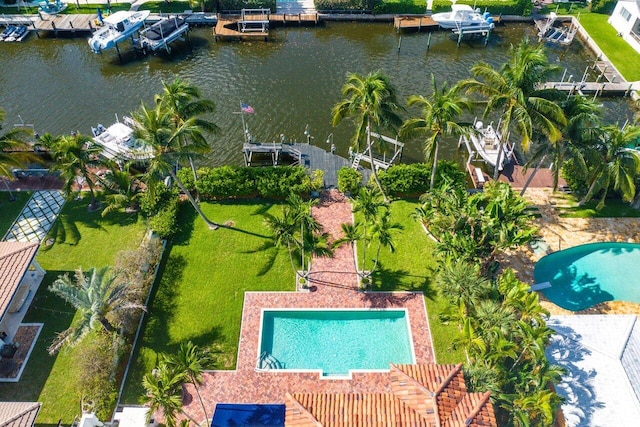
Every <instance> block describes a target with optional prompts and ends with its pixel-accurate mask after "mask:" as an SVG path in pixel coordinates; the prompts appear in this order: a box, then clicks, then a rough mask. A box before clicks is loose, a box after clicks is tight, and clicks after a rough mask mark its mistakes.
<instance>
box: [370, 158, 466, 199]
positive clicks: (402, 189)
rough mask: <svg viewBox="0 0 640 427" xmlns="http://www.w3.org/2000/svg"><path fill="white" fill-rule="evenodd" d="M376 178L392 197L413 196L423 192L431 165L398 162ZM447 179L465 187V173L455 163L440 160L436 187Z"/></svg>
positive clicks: (429, 179) (427, 181)
mask: <svg viewBox="0 0 640 427" xmlns="http://www.w3.org/2000/svg"><path fill="white" fill-rule="evenodd" d="M378 179H379V180H380V185H381V186H382V188H383V189H384V192H385V193H386V194H388V195H390V196H394V197H415V196H419V195H421V194H423V193H425V192H426V191H427V190H428V189H429V184H430V182H431V165H428V164H425V163H414V164H410V165H405V164H400V165H395V166H392V167H390V168H389V169H387V170H386V171H380V172H378ZM445 180H448V181H452V182H454V183H455V184H456V185H460V186H463V187H466V175H465V173H464V172H463V171H462V170H460V167H459V166H458V164H457V163H455V162H452V161H449V160H442V161H440V162H438V170H437V171H436V183H435V185H436V187H437V186H439V185H440V184H441V183H442V182H443V181H445Z"/></svg>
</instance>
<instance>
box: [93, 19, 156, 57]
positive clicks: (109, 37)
mask: <svg viewBox="0 0 640 427" xmlns="http://www.w3.org/2000/svg"><path fill="white" fill-rule="evenodd" d="M150 13H151V12H149V11H148V10H140V11H124V10H120V11H118V12H115V13H113V14H112V15H109V16H107V17H106V18H104V19H103V23H104V26H103V27H102V28H100V29H98V30H97V31H96V32H95V33H93V36H91V38H90V39H89V46H90V47H91V50H92V51H93V52H95V53H100V52H102V51H103V50H105V49H109V48H112V47H116V45H117V44H118V43H120V42H121V41H123V40H125V39H126V38H128V37H130V36H133V34H134V33H135V32H136V31H138V30H139V29H140V28H141V27H142V25H143V24H144V21H145V19H147V18H148V17H149V14H150Z"/></svg>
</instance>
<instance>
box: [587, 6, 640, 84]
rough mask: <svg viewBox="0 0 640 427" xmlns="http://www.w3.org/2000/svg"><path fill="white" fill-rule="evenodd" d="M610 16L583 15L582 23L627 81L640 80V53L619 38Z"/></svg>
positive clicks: (597, 14)
mask: <svg viewBox="0 0 640 427" xmlns="http://www.w3.org/2000/svg"><path fill="white" fill-rule="evenodd" d="M608 18H609V16H608V15H602V14H599V13H582V14H581V15H580V23H581V24H582V26H583V27H584V29H585V30H587V32H588V33H589V35H590V36H591V37H592V38H593V40H595V42H596V43H597V44H598V46H600V49H602V51H603V52H604V53H605V55H607V57H608V58H609V60H610V61H611V62H612V63H613V65H615V67H616V68H617V69H618V71H620V73H621V74H622V76H623V77H624V78H625V79H626V80H627V81H630V82H632V81H636V80H640V53H638V52H636V51H635V50H634V49H633V48H632V47H631V46H629V44H628V43H627V42H626V41H624V40H623V39H622V37H618V35H617V32H616V30H615V29H614V28H613V27H612V26H611V25H610V24H609V23H608V22H607V19H608Z"/></svg>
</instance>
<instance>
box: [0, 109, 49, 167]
mask: <svg viewBox="0 0 640 427" xmlns="http://www.w3.org/2000/svg"><path fill="white" fill-rule="evenodd" d="M5 116H6V113H5V111H4V110H3V109H0V131H1V130H2V123H4V120H5ZM32 134H33V132H31V131H30V130H29V129H25V128H14V129H11V130H10V131H8V132H4V133H2V134H0V177H4V178H9V179H13V174H12V173H11V169H13V168H21V167H23V166H24V164H25V163H26V162H27V161H39V160H38V159H37V157H35V156H33V155H32V154H30V153H28V152H26V151H19V152H16V153H11V152H10V150H11V149H17V148H23V147H25V139H26V138H27V137H29V136H30V135H32Z"/></svg>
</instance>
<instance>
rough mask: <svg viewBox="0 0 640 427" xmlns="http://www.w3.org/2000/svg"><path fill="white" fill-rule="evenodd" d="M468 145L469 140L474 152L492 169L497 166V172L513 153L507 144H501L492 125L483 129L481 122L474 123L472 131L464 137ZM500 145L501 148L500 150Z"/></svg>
mask: <svg viewBox="0 0 640 427" xmlns="http://www.w3.org/2000/svg"><path fill="white" fill-rule="evenodd" d="M464 139H465V140H466V141H465V143H466V144H467V145H468V143H469V140H470V142H471V144H473V149H474V150H475V152H476V153H477V154H478V155H479V156H480V157H482V159H483V160H484V161H485V162H487V163H488V164H490V165H491V166H493V167H496V165H498V170H502V169H503V167H504V164H505V163H508V162H509V161H510V160H511V156H512V155H513V151H512V149H511V147H510V145H509V143H508V142H505V143H502V141H501V135H500V133H499V132H498V131H497V130H496V129H494V128H493V125H492V124H489V125H488V126H487V127H484V124H483V123H482V122H481V121H476V122H475V125H474V130H473V131H472V132H471V133H470V134H469V137H468V139H467V137H464ZM500 145H502V148H500Z"/></svg>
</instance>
